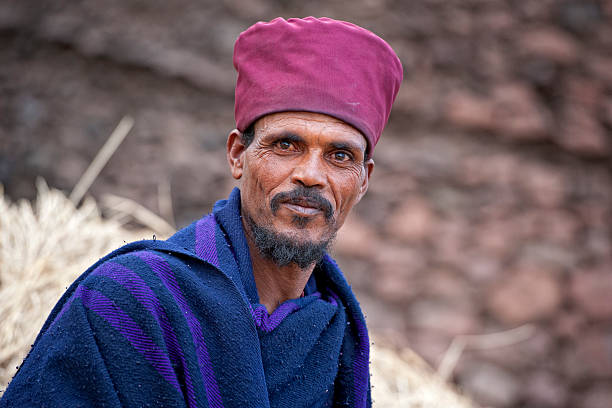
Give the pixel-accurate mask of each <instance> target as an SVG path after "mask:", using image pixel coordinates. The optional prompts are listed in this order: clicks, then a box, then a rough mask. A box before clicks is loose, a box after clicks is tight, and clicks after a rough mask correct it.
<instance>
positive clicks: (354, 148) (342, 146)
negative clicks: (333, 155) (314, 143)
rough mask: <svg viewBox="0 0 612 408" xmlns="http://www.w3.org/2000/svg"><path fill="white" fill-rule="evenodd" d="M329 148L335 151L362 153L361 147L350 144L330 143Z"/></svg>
mask: <svg viewBox="0 0 612 408" xmlns="http://www.w3.org/2000/svg"><path fill="white" fill-rule="evenodd" d="M329 145H330V146H331V147H333V148H334V149H337V150H350V151H362V150H363V149H362V148H361V146H359V145H357V144H356V143H351V142H331V143H330V144H329Z"/></svg>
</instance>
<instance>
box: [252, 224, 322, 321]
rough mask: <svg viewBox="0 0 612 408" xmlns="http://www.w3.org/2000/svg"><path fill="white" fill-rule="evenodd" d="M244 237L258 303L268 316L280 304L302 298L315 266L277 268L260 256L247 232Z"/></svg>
mask: <svg viewBox="0 0 612 408" xmlns="http://www.w3.org/2000/svg"><path fill="white" fill-rule="evenodd" d="M245 230H246V226H245ZM245 235H246V239H247V243H248V245H249V251H250V253H251V262H252V266H253V277H254V278H255V285H256V286H257V294H258V295H259V303H261V304H262V305H264V306H265V307H266V309H267V311H268V313H269V314H272V312H274V310H276V308H277V307H278V306H279V305H280V304H281V303H283V302H285V301H286V300H288V299H296V298H299V297H300V296H302V294H303V293H304V288H305V287H306V283H307V282H308V279H310V275H311V274H312V271H313V270H314V267H315V264H314V263H313V264H312V265H309V266H307V267H306V268H304V269H301V268H300V267H299V266H298V265H297V264H296V263H290V264H289V265H286V266H278V265H277V264H276V263H275V262H274V261H273V260H271V259H269V258H266V257H264V256H262V254H261V252H260V251H259V249H258V248H257V246H256V245H255V243H254V242H253V239H252V238H251V236H250V234H249V233H248V232H247V233H246V234H245Z"/></svg>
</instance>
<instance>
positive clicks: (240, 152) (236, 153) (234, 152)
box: [227, 129, 246, 180]
mask: <svg viewBox="0 0 612 408" xmlns="http://www.w3.org/2000/svg"><path fill="white" fill-rule="evenodd" d="M245 151H246V146H245V145H244V143H243V142H242V132H240V131H239V130H238V129H234V130H232V131H231V132H230V134H229V135H228V136H227V162H228V163H229V166H230V170H231V172H232V177H234V178H235V179H236V180H238V179H240V178H241V177H242V172H243V170H244V152H245Z"/></svg>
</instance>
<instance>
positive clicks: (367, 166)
mask: <svg viewBox="0 0 612 408" xmlns="http://www.w3.org/2000/svg"><path fill="white" fill-rule="evenodd" d="M363 167H364V172H365V174H364V176H363V180H362V181H361V186H360V187H359V197H358V198H357V202H359V201H361V198H362V197H363V196H364V195H365V193H366V191H368V184H369V182H370V176H371V175H372V172H374V160H373V159H367V160H366V161H365V163H364V164H363Z"/></svg>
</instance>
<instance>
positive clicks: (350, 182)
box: [228, 112, 374, 244]
mask: <svg viewBox="0 0 612 408" xmlns="http://www.w3.org/2000/svg"><path fill="white" fill-rule="evenodd" d="M232 135H233V136H232ZM366 146H367V144H366V140H365V138H364V137H363V135H362V134H361V133H360V132H359V131H358V130H356V129H355V128H353V127H352V126H350V125H348V124H346V123H344V122H342V121H341V120H338V119H335V118H333V117H331V116H327V115H323V114H318V113H309V112H282V113H275V114H270V115H267V116H264V117H263V118H261V119H259V120H258V121H257V122H256V123H255V137H254V140H253V141H252V143H251V144H250V145H249V146H248V147H244V145H243V144H242V142H241V139H240V137H239V133H238V132H237V131H235V132H232V134H230V138H229V139H228V160H229V162H230V167H231V169H232V175H233V176H234V177H235V178H236V179H242V185H241V189H240V190H241V199H242V211H243V216H245V217H249V218H250V219H251V221H252V222H254V223H255V224H257V225H259V226H263V227H265V228H267V229H269V230H271V231H273V232H274V233H276V234H279V235H282V236H285V237H290V238H291V240H292V241H294V242H296V243H300V244H301V243H308V242H310V243H319V242H323V241H326V240H329V239H331V238H332V237H333V236H334V234H335V232H336V230H337V229H338V228H340V226H341V225H342V224H343V223H344V220H345V218H346V216H347V215H348V213H349V211H350V210H351V208H352V207H353V205H355V204H356V203H357V202H358V201H359V200H360V199H361V197H362V196H363V195H364V194H365V192H366V190H367V186H368V180H369V177H370V173H371V172H372V169H373V167H374V162H373V161H372V160H367V161H366V162H365V164H364V160H365V150H366Z"/></svg>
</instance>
